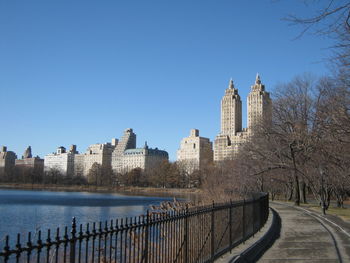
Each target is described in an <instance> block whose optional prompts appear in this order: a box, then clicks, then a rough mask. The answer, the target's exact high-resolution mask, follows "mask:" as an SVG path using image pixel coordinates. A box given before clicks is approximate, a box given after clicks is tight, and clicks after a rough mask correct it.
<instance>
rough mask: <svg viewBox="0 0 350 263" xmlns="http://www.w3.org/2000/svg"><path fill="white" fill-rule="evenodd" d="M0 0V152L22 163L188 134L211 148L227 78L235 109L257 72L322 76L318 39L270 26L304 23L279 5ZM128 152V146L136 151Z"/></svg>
mask: <svg viewBox="0 0 350 263" xmlns="http://www.w3.org/2000/svg"><path fill="white" fill-rule="evenodd" d="M135 2H137V5H133V3H121V2H118V3H114V2H112V1H107V2H106V3H104V5H98V4H96V3H92V2H85V1H84V2H83V1H76V2H75V3H69V2H68V1H62V2H60V4H58V3H54V4H53V3H50V4H49V3H46V2H44V1H32V2H31V3H21V5H16V3H14V2H2V3H0V33H1V34H2V35H3V36H5V37H4V38H3V39H1V40H0V57H1V58H2V59H1V60H0V72H1V74H0V94H1V98H2V103H3V107H4V109H6V110H5V112H6V114H2V115H1V117H0V121H1V123H2V124H3V125H2V126H3V127H4V128H3V129H1V131H0V138H1V141H0V144H1V145H6V146H7V147H8V149H9V150H10V151H14V152H16V153H17V155H18V157H20V156H21V154H22V152H23V151H24V149H25V148H26V147H27V146H28V145H31V146H32V148H33V154H34V155H40V156H41V157H43V156H44V155H46V154H48V153H50V152H53V151H54V150H55V149H56V148H57V147H58V146H61V145H63V146H66V147H67V146H69V145H71V144H76V145H77V146H78V150H79V151H80V152H83V151H85V149H87V148H88V146H89V145H90V144H92V143H105V142H107V141H109V140H110V138H113V137H120V135H121V131H123V130H124V129H126V128H128V127H131V128H133V129H134V130H135V131H137V132H138V134H139V136H138V140H139V142H140V143H141V145H142V144H143V142H144V141H149V142H151V144H152V145H157V147H159V148H160V149H165V150H166V151H168V152H169V157H170V160H171V161H175V160H176V151H177V150H178V148H179V143H180V141H181V139H182V138H184V137H186V136H187V134H188V130H190V129H193V128H196V129H199V130H200V132H201V135H203V136H204V137H208V138H210V140H211V141H213V140H214V139H215V136H216V134H217V133H218V132H219V125H220V99H221V96H222V94H223V91H224V90H225V89H226V87H227V83H228V81H229V79H230V78H231V77H232V78H233V81H234V84H235V87H236V88H238V89H239V92H240V95H241V97H242V98H244V99H242V111H243V127H246V126H247V124H246V122H245V120H246V115H247V110H246V108H247V106H246V100H245V98H246V97H247V94H248V92H249V90H250V86H251V85H252V84H254V80H255V75H256V73H257V72H259V74H260V75H261V78H262V80H263V82H264V84H265V85H266V88H267V89H268V90H269V91H271V93H273V89H274V86H276V84H278V83H280V82H285V81H289V80H290V79H291V78H293V77H294V76H295V75H297V74H302V73H304V72H311V73H313V74H316V75H323V74H325V73H326V72H327V71H328V69H327V65H326V63H324V62H323V61H322V59H323V58H325V57H326V56H327V55H328V54H329V53H330V50H328V49H327V48H328V47H329V46H331V43H330V42H329V40H325V39H322V38H319V37H314V36H310V35H305V36H304V37H303V38H302V39H299V40H295V41H294V40H293V39H294V38H295V37H296V36H298V34H299V33H300V28H297V27H290V26H288V23H286V22H283V21H281V18H283V17H284V16H286V15H287V14H289V13H298V14H301V15H307V14H309V13H308V11H307V10H308V9H307V8H306V7H305V6H304V5H303V4H301V3H298V4H296V3H292V4H291V3H287V2H286V1H282V2H278V3H272V2H271V1H253V2H254V4H251V3H246V1H236V2H235V3H232V2H231V1H222V2H220V3H211V2H207V1H193V2H191V3H188V2H186V1H178V2H176V3H167V4H165V3H162V2H161V1H154V2H151V3H143V2H141V1H135ZM141 145H138V146H141Z"/></svg>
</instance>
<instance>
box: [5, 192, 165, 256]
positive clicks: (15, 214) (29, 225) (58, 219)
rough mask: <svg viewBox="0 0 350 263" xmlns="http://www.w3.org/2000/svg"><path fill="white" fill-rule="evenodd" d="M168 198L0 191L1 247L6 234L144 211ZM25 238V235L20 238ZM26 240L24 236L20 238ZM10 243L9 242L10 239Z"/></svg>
mask: <svg viewBox="0 0 350 263" xmlns="http://www.w3.org/2000/svg"><path fill="white" fill-rule="evenodd" d="M164 200H172V198H171V197H168V198H167V197H144V196H126V195H121V194H100V193H86V192H85V193H80V192H46V191H23V190H0V241H1V242H0V249H1V248H2V247H3V239H4V237H5V235H6V234H9V235H10V238H11V239H12V240H11V241H13V239H14V238H15V235H16V234H17V233H23V234H26V233H27V232H28V231H32V232H33V233H35V232H37V231H38V230H42V231H44V233H46V230H47V229H48V228H50V229H52V230H53V231H55V230H56V227H64V226H70V224H71V221H72V218H73V217H76V218H77V223H78V224H80V223H82V224H84V225H85V223H88V222H99V221H105V220H111V219H116V218H123V217H133V216H139V215H141V214H144V213H145V212H146V210H147V209H148V208H149V205H154V204H159V203H160V202H162V201H164ZM23 238H24V237H23ZM22 240H25V239H22ZM11 243H12V242H11Z"/></svg>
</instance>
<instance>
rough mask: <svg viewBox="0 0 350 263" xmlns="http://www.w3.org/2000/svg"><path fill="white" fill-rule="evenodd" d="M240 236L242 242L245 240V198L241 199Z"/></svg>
mask: <svg viewBox="0 0 350 263" xmlns="http://www.w3.org/2000/svg"><path fill="white" fill-rule="evenodd" d="M242 236H243V243H244V241H245V199H243V206H242Z"/></svg>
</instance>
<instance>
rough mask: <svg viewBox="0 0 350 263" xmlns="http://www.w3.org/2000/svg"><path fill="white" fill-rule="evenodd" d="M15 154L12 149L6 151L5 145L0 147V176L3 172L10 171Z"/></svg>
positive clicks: (13, 165)
mask: <svg viewBox="0 0 350 263" xmlns="http://www.w3.org/2000/svg"><path fill="white" fill-rule="evenodd" d="M16 158H17V155H16V154H15V153H14V152H12V151H7V147H6V146H2V147H1V149H0V176H1V175H2V174H3V173H10V172H11V171H12V170H13V168H14V167H15V162H16Z"/></svg>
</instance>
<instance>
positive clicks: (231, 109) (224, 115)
mask: <svg viewBox="0 0 350 263" xmlns="http://www.w3.org/2000/svg"><path fill="white" fill-rule="evenodd" d="M247 113H248V128H242V101H241V98H240V96H239V94H238V89H236V88H235V86H234V84H233V81H232V79H231V80H230V83H229V86H228V88H227V89H226V90H225V95H224V96H223V98H222V100H221V132H220V133H219V134H218V135H217V136H216V138H215V141H214V161H223V160H230V159H233V158H234V157H235V156H236V154H237V153H238V151H239V149H240V147H241V146H242V144H244V143H245V142H246V141H247V140H250V138H251V137H252V136H254V134H256V132H257V131H258V129H260V128H261V126H262V125H271V119H272V117H271V114H272V103H271V99H270V94H269V93H268V92H266V91H265V85H263V84H262V83H261V80H260V76H259V75H258V74H257V76H256V79H255V83H254V85H252V86H251V91H250V93H249V95H248V98H247Z"/></svg>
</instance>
